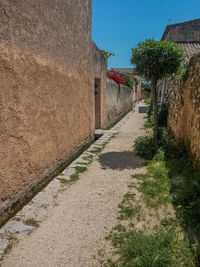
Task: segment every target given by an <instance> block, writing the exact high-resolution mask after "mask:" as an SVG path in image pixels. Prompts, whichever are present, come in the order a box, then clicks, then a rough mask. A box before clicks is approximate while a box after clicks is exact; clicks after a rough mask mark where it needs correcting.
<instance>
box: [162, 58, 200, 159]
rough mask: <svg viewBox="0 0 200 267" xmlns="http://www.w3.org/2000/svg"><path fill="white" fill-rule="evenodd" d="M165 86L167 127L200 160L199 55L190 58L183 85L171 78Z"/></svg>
mask: <svg viewBox="0 0 200 267" xmlns="http://www.w3.org/2000/svg"><path fill="white" fill-rule="evenodd" d="M167 86H168V95H167V97H168V102H169V118H168V123H169V126H170V128H171V129H172V131H173V133H174V134H175V136H176V137H177V138H179V139H182V140H183V141H184V142H185V144H187V145H189V146H190V148H191V152H192V153H193V154H194V155H195V156H196V157H197V158H198V159H200V55H196V56H194V57H193V58H191V60H190V62H189V67H188V78H187V81H186V82H185V83H184V84H183V83H182V82H180V81H178V80H177V79H175V78H172V79H171V81H169V82H168V84H167Z"/></svg>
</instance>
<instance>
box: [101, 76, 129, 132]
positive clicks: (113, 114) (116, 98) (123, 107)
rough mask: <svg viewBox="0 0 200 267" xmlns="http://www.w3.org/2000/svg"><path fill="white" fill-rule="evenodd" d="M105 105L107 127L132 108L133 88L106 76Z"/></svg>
mask: <svg viewBox="0 0 200 267" xmlns="http://www.w3.org/2000/svg"><path fill="white" fill-rule="evenodd" d="M106 105H107V110H106V114H107V116H106V117H107V119H106V126H107V127H109V126H111V125H112V124H113V123H114V122H115V121H117V120H118V119H119V118H120V117H121V116H123V115H124V114H125V113H126V112H128V111H129V110H130V109H131V108H132V105H133V90H132V89H131V88H130V87H127V86H123V85H119V84H117V83H116V82H115V81H113V80H112V79H109V78H107V90H106Z"/></svg>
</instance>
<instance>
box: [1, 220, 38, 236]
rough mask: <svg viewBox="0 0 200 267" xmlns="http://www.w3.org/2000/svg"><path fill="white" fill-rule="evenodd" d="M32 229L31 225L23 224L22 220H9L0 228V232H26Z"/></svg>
mask: <svg viewBox="0 0 200 267" xmlns="http://www.w3.org/2000/svg"><path fill="white" fill-rule="evenodd" d="M33 229H34V228H33V227H32V226H28V225H25V224H24V223H23V222H18V221H9V222H7V223H6V224H5V225H4V226H3V227H2V228H1V229H0V234H8V233H9V234H15V233H18V234H28V233H30V232H31V231H32V230H33Z"/></svg>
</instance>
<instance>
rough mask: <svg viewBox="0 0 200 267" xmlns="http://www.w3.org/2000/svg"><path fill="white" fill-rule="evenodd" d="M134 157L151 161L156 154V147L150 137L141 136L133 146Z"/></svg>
mask: <svg viewBox="0 0 200 267" xmlns="http://www.w3.org/2000/svg"><path fill="white" fill-rule="evenodd" d="M134 150H135V152H136V155H138V156H140V157H142V158H144V159H152V158H153V157H154V155H155V153H156V150H157V149H156V146H155V143H154V140H153V137H152V136H142V137H139V138H137V139H136V141H135V144H134Z"/></svg>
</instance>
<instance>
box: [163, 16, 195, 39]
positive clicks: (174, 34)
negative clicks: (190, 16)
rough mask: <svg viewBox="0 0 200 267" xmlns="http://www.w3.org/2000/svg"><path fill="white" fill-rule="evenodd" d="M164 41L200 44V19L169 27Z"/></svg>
mask: <svg viewBox="0 0 200 267" xmlns="http://www.w3.org/2000/svg"><path fill="white" fill-rule="evenodd" d="M162 39H164V40H166V41H171V42H186V41H187V42H197V41H198V42H200V19H196V20H193V21H189V22H188V21H186V22H183V23H177V24H174V25H173V24H172V25H168V26H167V28H166V30H165V33H164V35H163V37H162Z"/></svg>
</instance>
